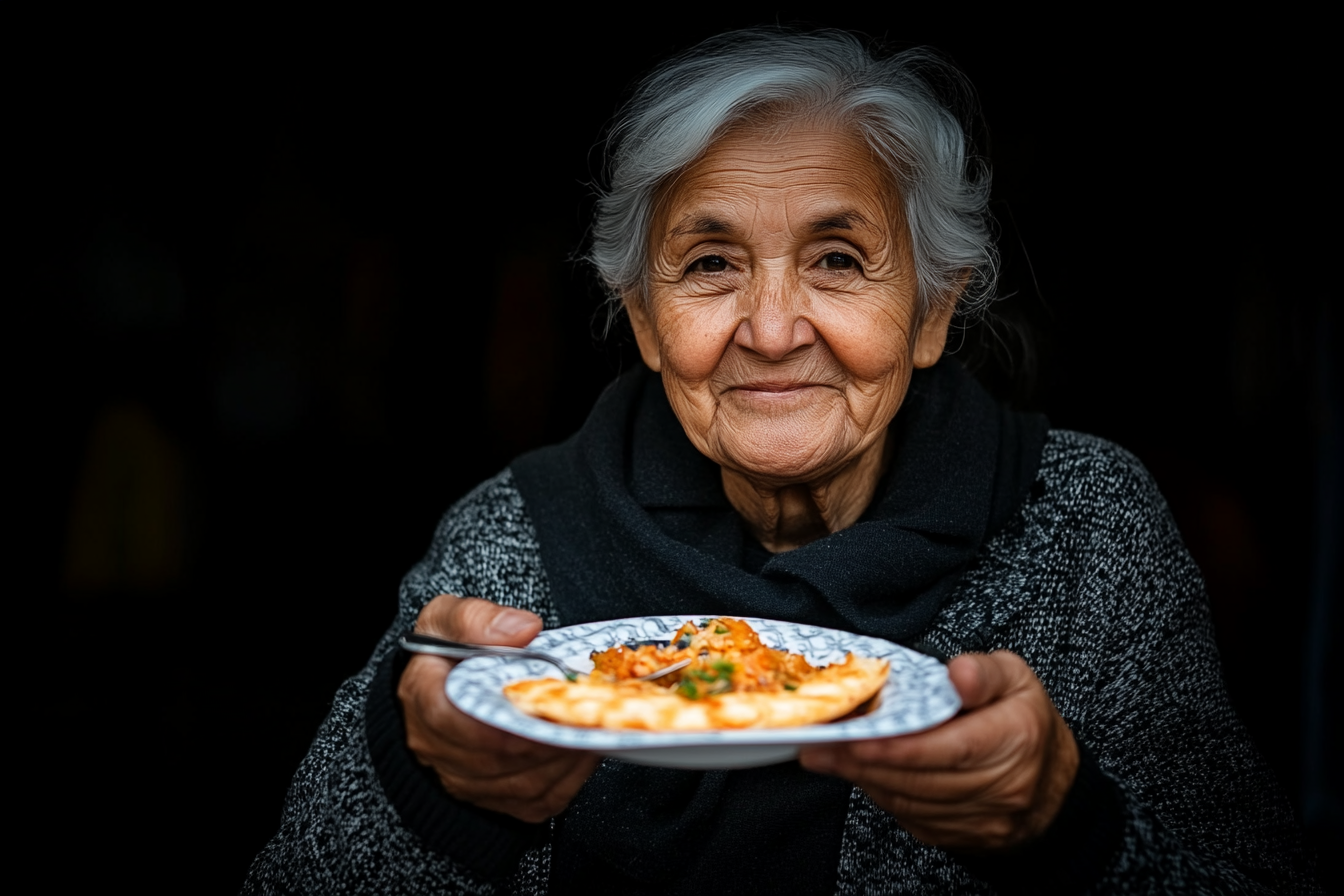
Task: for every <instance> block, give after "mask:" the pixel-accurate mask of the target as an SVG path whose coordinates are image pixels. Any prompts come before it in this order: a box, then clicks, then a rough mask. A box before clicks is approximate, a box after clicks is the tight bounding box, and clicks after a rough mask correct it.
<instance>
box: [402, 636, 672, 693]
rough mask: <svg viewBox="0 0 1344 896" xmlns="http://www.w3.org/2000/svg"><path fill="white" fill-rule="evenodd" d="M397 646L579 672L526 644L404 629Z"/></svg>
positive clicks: (653, 675) (650, 676)
mask: <svg viewBox="0 0 1344 896" xmlns="http://www.w3.org/2000/svg"><path fill="white" fill-rule="evenodd" d="M401 649H402V650H406V651H409V652H411V653H427V654H430V655H431V656H443V657H448V658H449V659H454V660H465V659H468V658H470V657H473V656H507V657H514V658H516V659H521V660H542V661H544V662H547V663H550V664H551V665H552V666H554V667H555V668H557V669H559V670H560V672H561V674H562V675H564V676H565V678H566V679H568V680H569V681H574V680H576V679H577V678H578V677H579V674H580V673H579V672H577V671H576V670H574V669H571V668H570V667H569V666H568V665H567V664H566V663H565V661H564V660H562V659H560V658H559V657H554V656H551V655H550V654H549V653H545V652H543V651H540V650H532V649H530V648H527V647H502V646H499V645H495V644H466V643H463V642H461V641H449V640H448V639H446V638H438V637H435V636H434V635H425V634H421V633H420V632H407V633H406V634H404V635H402V636H401ZM690 664H691V661H690V660H682V661H681V662H678V663H673V664H672V665H670V666H664V667H663V668H661V669H659V670H657V671H655V672H650V673H649V674H648V675H641V676H640V677H639V678H636V679H633V680H634V681H652V680H653V679H655V678H662V677H663V676H664V675H667V674H668V673H670V672H676V671H677V670H678V669H684V668H686V667H687V666H689V665H690Z"/></svg>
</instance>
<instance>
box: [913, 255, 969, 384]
mask: <svg viewBox="0 0 1344 896" xmlns="http://www.w3.org/2000/svg"><path fill="white" fill-rule="evenodd" d="M970 279H971V275H970V272H969V271H968V272H967V273H965V274H962V276H961V277H960V279H958V280H957V285H956V286H954V287H953V288H952V289H950V290H948V293H947V294H946V295H944V296H941V297H940V298H939V299H938V300H937V301H936V302H934V303H933V307H931V308H930V309H929V310H928V311H927V312H926V313H925V314H924V321H923V322H922V323H921V324H920V325H919V333H917V334H916V335H915V350H914V351H913V352H912V353H911V354H912V356H913V360H914V364H915V367H920V368H922V367H932V366H933V365H935V364H937V363H938V359H939V358H941V357H942V356H943V349H944V348H945V347H946V346H947V329H948V327H950V326H951V325H952V315H953V313H954V312H955V311H956V310H957V302H958V301H959V300H960V299H961V293H962V291H963V290H965V289H966V284H967V283H968V282H969V281H970Z"/></svg>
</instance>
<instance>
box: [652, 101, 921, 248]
mask: <svg viewBox="0 0 1344 896" xmlns="http://www.w3.org/2000/svg"><path fill="white" fill-rule="evenodd" d="M659 212H660V214H659V215H658V219H659V220H658V226H656V227H655V231H656V232H661V235H662V236H663V237H664V238H676V237H677V236H681V235H686V234H691V233H715V232H719V233H730V232H731V231H732V230H733V228H734V227H739V228H740V227H741V226H743V223H744V221H743V219H744V217H746V218H752V219H753V220H756V221H757V222H760V223H766V224H767V225H769V226H772V227H781V226H787V227H791V228H795V229H797V228H802V229H803V230H804V231H806V230H821V229H847V228H854V227H867V228H881V229H888V228H890V227H892V225H893V223H895V222H898V221H901V220H902V216H901V215H900V202H899V197H898V193H897V189H896V185H895V183H894V181H893V179H892V178H891V176H890V175H889V173H888V172H887V171H886V170H885V169H884V168H883V167H882V166H880V165H879V164H878V163H877V161H876V160H875V158H874V155H873V153H872V151H871V150H870V149H869V147H868V145H867V144H866V143H865V142H864V141H863V140H862V139H861V138H860V137H859V136H857V135H856V134H854V133H853V132H852V131H849V130H841V129H837V128H835V127H829V126H825V125H817V124H812V123H808V122H800V123H796V124H793V125H790V126H787V127H781V126H779V125H777V124H776V125H772V126H769V127H761V126H739V127H737V128H734V129H732V130H730V131H728V132H727V133H726V134H724V135H723V136H721V137H719V138H718V139H717V140H715V141H714V143H713V144H712V145H711V146H710V147H709V149H708V150H706V151H705V153H704V154H703V155H701V157H700V158H699V159H698V160H697V161H696V162H694V163H693V164H691V165H690V166H688V167H687V168H686V169H685V170H683V171H682V172H681V173H680V174H679V175H678V176H677V177H676V178H675V179H674V180H673V181H672V182H671V183H669V184H668V185H667V187H666V188H665V189H664V191H662V196H661V197H660V202H659ZM803 235H805V234H803Z"/></svg>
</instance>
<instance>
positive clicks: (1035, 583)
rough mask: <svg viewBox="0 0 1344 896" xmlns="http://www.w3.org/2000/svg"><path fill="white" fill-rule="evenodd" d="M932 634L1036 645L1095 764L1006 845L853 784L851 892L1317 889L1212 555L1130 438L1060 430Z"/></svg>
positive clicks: (971, 644)
mask: <svg viewBox="0 0 1344 896" xmlns="http://www.w3.org/2000/svg"><path fill="white" fill-rule="evenodd" d="M926 646H927V647H929V648H931V649H933V650H936V651H937V652H940V653H942V654H945V655H948V656H951V655H955V654H958V653H962V652H966V651H991V650H1011V651H1013V652H1015V653H1017V654H1019V655H1020V656H1022V657H1023V658H1024V659H1025V660H1026V661H1027V663H1028V664H1029V665H1030V666H1031V668H1032V670H1033V671H1034V672H1035V673H1036V675H1037V677H1038V678H1039V679H1040V681H1041V683H1042V684H1043V685H1044V686H1045V689H1046V692H1047V693H1048V694H1049V695H1050V697H1051V699H1052V700H1053V701H1054V703H1055V706H1056V707H1057V708H1058V709H1059V711H1060V714H1061V715H1062V716H1063V718H1064V720H1065V722H1067V723H1068V725H1069V727H1070V729H1071V730H1072V731H1073V733H1074V736H1075V737H1076V739H1077V740H1078V743H1079V745H1080V747H1081V748H1082V752H1083V766H1082V768H1081V769H1080V772H1079V779H1078V781H1077V783H1075V786H1074V792H1072V793H1070V795H1069V798H1068V800H1067V801H1066V804H1065V809H1064V810H1063V811H1062V812H1061V814H1060V816H1059V817H1057V819H1056V822H1055V824H1054V825H1052V827H1051V829H1050V830H1048V831H1047V832H1046V834H1045V835H1044V836H1043V837H1042V838H1041V839H1040V840H1038V841H1036V842H1034V843H1032V844H1030V845H1028V846H1027V847H1025V848H1023V849H1021V850H1019V851H1017V852H1016V853H1014V854H1012V855H1008V856H985V855H980V856H973V857H972V856H954V855H951V854H949V853H948V852H945V851H943V850H940V849H936V848H934V847H931V846H927V845H926V844H923V843H920V842H919V841H917V840H915V839H914V838H913V837H912V836H910V834H909V833H908V832H906V831H905V830H903V829H902V828H901V827H900V824H899V822H898V821H897V820H896V819H895V818H893V817H892V816H890V815H889V814H887V813H885V812H884V811H883V810H882V809H880V808H878V807H877V806H876V805H875V804H874V803H873V802H872V801H871V800H870V799H869V798H868V797H867V795H866V794H864V793H863V792H862V791H860V790H857V789H856V790H855V792H854V795H853V797H852V799H851V804H850V815H849V820H848V822H847V824H846V831H845V840H844V844H843V845H842V849H841V858H840V868H839V871H840V874H839V887H838V890H839V892H840V893H842V894H876V893H879V892H920V893H957V894H965V893H1051V894H1068V893H1073V894H1082V893H1093V894H1112V893H1115V894H1125V893H1155V894H1156V893H1316V892H1319V889H1318V888H1317V885H1316V884H1315V883H1314V881H1313V879H1312V870H1311V867H1310V862H1309V861H1308V860H1307V858H1306V856H1305V854H1304V850H1303V846H1302V842H1301V835H1300V831H1299V829H1298V827H1297V824H1296V822H1295V821H1294V819H1293V815H1292V810H1291V808H1290V807H1289V804H1288V801H1287V799H1286V798H1285V797H1284V795H1283V793H1282V791H1281V790H1280V789H1279V787H1278V785H1277V783H1276V782H1275V781H1274V778H1273V775H1272V774H1271V772H1270V771H1269V769H1268V767H1267V766H1266V765H1265V763H1264V761H1263V760H1262V759H1261V758H1260V756H1259V754H1258V753H1257V752H1256V751H1255V749H1254V747H1253V746H1252V745H1251V742H1250V739H1249V737H1248V736H1247V733H1246V730H1245V729H1244V728H1243V727H1242V725H1241V723H1240V722H1239V721H1238V719H1237V717H1236V714H1235V712H1234V711H1233V709H1232V706H1231V703H1230V701H1229V700H1228V696H1227V693H1226V691H1225V690H1224V687H1223V683H1222V674H1221V670H1220V668H1219V662H1218V656H1217V650H1216V648H1215V645H1214V640H1213V631H1212V626H1211V622H1210V616H1209V609H1208V601H1207V599H1206V597H1205V593H1204V585H1203V580H1202V578H1201V576H1200V574H1199V570H1198V569H1197V568H1196V567H1195V565H1194V562H1193V561H1192V560H1191V558H1190V556H1189V553H1188V552H1187V551H1186V549H1185V547H1184V545H1183V543H1182V541H1181V538H1180V535H1179V533H1178V532H1177V530H1176V527H1175V525H1174V523H1173V521H1172V519H1171V516H1170V513H1169V512H1168V510H1167V506H1166V503H1165V502H1164V501H1163V499H1162V496H1161V495H1160V494H1159V493H1158V491H1157V488H1156V486H1155V485H1154V483H1153V482H1152V479H1151V478H1150V477H1149V475H1148V473H1147V471H1146V470H1144V469H1143V467H1142V465H1141V464H1140V463H1139V462H1138V461H1137V460H1136V459H1135V458H1134V457H1133V456H1132V455H1130V454H1128V453H1127V452H1125V451H1123V450H1122V449H1120V448H1117V447H1116V446H1114V445H1112V444H1110V443H1108V442H1105V441H1104V440H1101V439H1097V438H1093V437H1090V436H1085V435H1080V434H1077V433H1070V432H1061V431H1053V432H1051V433H1050V435H1049V438H1048V440H1047V444H1046V447H1045V451H1044V453H1043V456H1042V460H1041V470H1040V478H1039V480H1038V481H1037V483H1036V485H1035V487H1034V488H1033V490H1032V496H1031V497H1030V498H1029V499H1028V500H1027V502H1026V503H1025V505H1024V506H1023V508H1022V509H1021V511H1020V512H1019V513H1018V514H1017V516H1016V517H1015V518H1014V519H1013V520H1012V521H1010V522H1009V524H1008V525H1007V526H1005V528H1004V529H1003V530H1001V531H1000V532H999V533H997V534H996V535H995V536H994V537H993V538H992V539H991V540H990V541H989V542H988V543H987V544H986V545H985V547H984V549H983V550H982V551H981V553H980V555H979V556H978V557H977V559H976V562H975V563H974V564H973V565H972V567H971V568H970V569H969V570H968V571H967V572H966V574H965V576H964V577H963V580H962V582H961V584H960V585H959V586H958V592H957V595H956V596H955V597H954V599H953V601H952V602H951V603H949V605H948V606H947V607H945V608H944V610H943V612H942V613H941V614H940V616H939V618H938V620H937V621H936V622H935V624H934V626H933V628H932V629H931V630H930V632H929V633H928V638H927V642H926ZM876 881H880V882H881V884H880V885H875V883H874V882H876Z"/></svg>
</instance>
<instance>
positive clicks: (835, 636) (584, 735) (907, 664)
mask: <svg viewBox="0 0 1344 896" xmlns="http://www.w3.org/2000/svg"><path fill="white" fill-rule="evenodd" d="M703 618H705V617H704V616H641V617H637V618H633V619H613V620H610V621H607V622H590V623H586V624H583V625H571V626H568V627H566V628H557V629H551V630H550V631H544V632H542V633H541V634H539V635H537V637H536V639H535V640H534V641H533V642H532V644H531V646H532V647H535V648H537V649H539V650H544V651H546V652H548V653H551V654H554V655H555V656H558V657H559V658H560V659H562V660H564V661H565V662H566V663H568V664H569V665H571V666H573V667H574V668H575V669H577V670H579V671H581V672H586V671H589V670H591V669H592V668H593V662H592V660H591V659H590V658H589V654H591V653H592V652H593V651H595V650H606V649H607V648H608V647H612V646H613V645H616V644H624V643H629V642H631V641H644V640H662V641H666V640H668V639H669V638H671V636H672V635H673V633H675V632H676V630H677V629H678V628H680V627H681V626H682V624H683V623H685V622H686V621H687V620H691V619H693V620H697V621H698V620H700V619H703ZM745 618H746V619H747V622H749V623H750V624H751V627H752V628H754V629H756V631H757V632H758V633H759V634H760V636H761V641H762V642H763V643H764V644H766V645H767V646H769V647H773V648H776V649H778V650H787V651H790V652H792V653H801V654H803V656H805V657H807V660H808V662H810V663H812V664H814V665H823V664H828V663H833V662H837V661H839V660H842V659H844V658H845V654H846V653H849V652H853V653H856V654H858V655H859V656H871V657H879V658H883V659H886V660H889V661H890V662H891V674H890V675H888V676H887V683H886V684H885V685H884V686H883V688H882V695H881V701H880V702H879V704H878V706H877V708H876V709H874V710H873V711H872V712H870V713H868V714H867V715H865V716H862V717H860V718H856V719H850V720H849V721H845V722H833V723H830V724H824V725H803V726H799V727H796V728H746V729H738V730H733V731H700V732H692V731H686V732H670V731H669V732H663V731H612V730H606V729H602V728H576V727H572V726H569V725H557V724H555V723H554V722H547V721H545V720H544V719H538V718H534V717H532V716H529V715H527V714H526V713H523V712H521V711H520V710H518V709H516V708H514V706H513V704H512V703H510V702H509V700H508V698H507V697H505V696H504V693H503V689H504V686H505V685H506V684H509V683H510V682H513V681H519V680H522V679H528V678H559V677H560V673H559V672H558V671H557V670H556V669H555V667H554V666H551V665H549V664H547V663H544V662H541V661H539V660H518V659H509V658H506V657H473V658H472V659H469V660H464V661H463V662H462V663H461V664H459V665H458V666H457V668H456V669H454V670H453V672H452V674H451V675H449V676H448V684H447V691H448V699H450V700H452V701H453V703H454V704H456V705H457V707H458V708H459V709H461V710H462V711H463V712H465V713H467V714H468V715H471V716H474V717H475V718H477V719H480V720H481V721H482V722H485V723H486V724H487V725H493V726H494V727H496V728H500V729H502V730H504V731H508V732H511V733H513V734H517V735H520V736H522V737H526V738H529V739H531V740H535V741H540V742H541V743H545V744H552V745H554V746H557V747H570V748H573V749H578V750H591V751H593V752H596V753H601V754H603V755H604V756H613V757H615V758H617V759H624V760H625V761H627V762H634V763H638V764H640V765H660V766H665V767H667V768H701V769H704V768H751V767H753V766H758V765H771V764H772V763H776V762H786V761H788V760H790V759H793V758H794V757H795V756H797V755H798V748H799V747H801V746H803V745H805V744H818V743H832V742H835V741H846V740H865V739H868V738H873V737H887V736H889V735H893V734H910V733H912V732H915V731H922V730H924V729H925V728H932V727H933V726H934V725H937V724H939V723H940V722H944V721H946V720H947V719H950V718H951V717H952V716H953V715H955V714H956V712H957V710H958V709H959V708H960V707H961V700H960V699H959V698H958V697H957V692H956V689H955V688H954V687H952V682H951V681H950V680H948V677H947V668H946V667H945V666H943V664H942V663H940V662H938V661H937V660H935V659H933V658H932V657H927V656H924V655H923V654H920V653H916V652H915V651H913V650H910V649H908V648H906V647H901V646H900V645H899V644H893V643H891V642H890V641H884V640H882V639H881V638H870V637H867V636H866V635H855V634H851V633H850V632H842V631H836V630H835V629H829V628H821V627H819V626H815V625H798V624H796V623H792V622H777V621H774V620H770V619H753V618H750V617H745Z"/></svg>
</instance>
